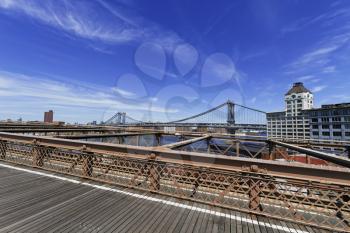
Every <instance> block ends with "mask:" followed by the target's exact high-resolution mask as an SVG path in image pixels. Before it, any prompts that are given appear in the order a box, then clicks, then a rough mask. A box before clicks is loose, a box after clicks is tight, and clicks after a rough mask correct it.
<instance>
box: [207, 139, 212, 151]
mask: <svg viewBox="0 0 350 233" xmlns="http://www.w3.org/2000/svg"><path fill="white" fill-rule="evenodd" d="M210 141H211V138H208V139H207V153H208V154H210V151H211V148H210Z"/></svg>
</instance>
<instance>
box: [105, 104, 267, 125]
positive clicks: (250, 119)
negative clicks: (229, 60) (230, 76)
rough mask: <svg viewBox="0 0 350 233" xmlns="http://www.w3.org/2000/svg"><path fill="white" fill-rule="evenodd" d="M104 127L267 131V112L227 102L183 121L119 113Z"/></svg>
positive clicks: (106, 122)
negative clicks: (147, 119)
mask: <svg viewBox="0 0 350 233" xmlns="http://www.w3.org/2000/svg"><path fill="white" fill-rule="evenodd" d="M104 125H114V126H123V125H124V126H150V127H151V126H164V127H167V126H188V127H198V126H204V127H212V128H231V129H252V130H265V129H266V112H264V111H261V110H257V109H254V108H250V107H247V106H243V105H240V104H237V103H234V102H232V101H230V100H229V101H227V102H225V103H223V104H220V105H218V106H216V107H213V108H211V109H209V110H207V111H204V112H201V113H198V114H196V115H192V116H189V117H186V118H183V119H178V120H173V121H168V122H162V121H141V120H138V119H135V118H133V117H131V116H128V115H127V114H126V113H124V112H118V113H116V114H115V115H113V116H112V117H111V118H110V119H108V120H107V121H105V122H104Z"/></svg>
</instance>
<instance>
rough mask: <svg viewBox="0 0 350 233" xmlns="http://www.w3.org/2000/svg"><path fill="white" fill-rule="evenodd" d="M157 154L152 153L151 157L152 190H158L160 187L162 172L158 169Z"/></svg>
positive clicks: (150, 184)
mask: <svg viewBox="0 0 350 233" xmlns="http://www.w3.org/2000/svg"><path fill="white" fill-rule="evenodd" d="M155 159H156V155H155V154H154V153H152V154H151V155H150V157H149V162H150V163H149V175H148V179H149V187H148V188H149V190H150V191H151V192H158V191H159V189H160V174H159V169H158V165H159V164H158V163H157V162H156V161H155Z"/></svg>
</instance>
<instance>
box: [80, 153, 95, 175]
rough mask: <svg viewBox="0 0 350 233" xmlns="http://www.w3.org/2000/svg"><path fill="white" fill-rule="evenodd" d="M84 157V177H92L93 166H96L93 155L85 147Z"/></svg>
mask: <svg viewBox="0 0 350 233" xmlns="http://www.w3.org/2000/svg"><path fill="white" fill-rule="evenodd" d="M82 156H83V165H82V170H83V171H82V173H83V176H88V177H90V176H92V172H93V165H94V160H93V154H92V153H89V152H88V151H87V148H86V146H83V149H82Z"/></svg>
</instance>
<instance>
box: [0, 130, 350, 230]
mask: <svg viewBox="0 0 350 233" xmlns="http://www.w3.org/2000/svg"><path fill="white" fill-rule="evenodd" d="M80 129H86V130H89V129H93V131H91V132H92V133H93V134H87V133H89V132H85V131H82V132H85V133H84V134H80V135H78V134H76V133H77V132H78V131H72V130H80ZM2 130H6V131H7V132H0V174H3V175H2V176H1V177H2V178H1V179H0V185H2V187H4V189H3V190H2V192H3V197H4V199H2V203H3V204H2V207H3V208H2V209H1V210H0V214H2V215H0V219H2V220H3V221H0V229H1V230H3V231H18V232H20V231H23V232H28V231H30V230H31V229H32V230H33V232H34V231H35V232H40V231H42V232H45V231H48V230H52V231H55V230H58V229H61V227H63V228H62V229H65V230H66V231H68V232H69V231H70V230H71V229H73V228H76V229H79V230H80V231H82V232H83V231H89V230H91V231H93V229H95V231H99V229H100V230H101V231H106V232H109V231H112V230H118V231H119V230H120V231H123V230H124V231H131V230H132V231H133V230H135V232H147V231H148V232H157V231H158V232H163V230H165V229H166V230H168V232H179V231H183V232H193V231H194V230H193V229H197V230H198V231H197V230H195V231H197V232H206V231H207V232H211V231H217V232H247V231H249V232H250V230H249V229H251V230H252V231H254V232H302V233H304V232H319V231H323V230H328V231H333V232H334V231H338V232H344V231H345V232H350V223H349V219H350V192H349V190H350V160H349V158H348V157H347V155H348V154H346V153H348V151H346V148H347V147H346V145H343V144H339V145H336V144H334V145H332V146H335V147H336V146H338V149H342V150H343V149H344V152H345V154H343V155H337V156H336V155H334V154H331V153H328V152H325V151H319V150H316V149H314V148H310V144H307V143H305V145H304V144H301V143H300V142H299V143H300V144H298V143H296V144H293V143H292V142H281V141H269V140H266V139H264V138H259V137H239V136H237V135H229V134H208V133H206V134H201V133H191V132H187V133H185V132H183V133H182V134H179V133H178V132H177V133H164V132H163V133H161V132H156V131H150V130H144V131H137V130H130V131H128V130H126V128H124V127H100V130H101V132H99V133H97V131H95V130H97V128H94V127H82V126H81V127H78V128H76V129H72V128H67V129H66V130H68V131H67V132H65V131H64V130H65V129H64V127H59V128H56V129H55V128H52V127H50V128H45V127H40V128H38V129H34V128H30V129H23V128H18V127H14V128H13V129H12V130H14V132H9V131H10V130H11V129H10V128H9V127H8V126H7V127H5V128H4V129H1V126H0V131H2ZM20 130H22V131H23V130H26V131H25V133H23V132H22V133H21V131H20ZM29 130H32V131H33V132H36V135H34V134H31V135H28V134H29V133H30V132H29ZM43 130H44V131H45V132H43ZM50 130H51V131H52V130H53V131H55V130H60V131H59V132H60V133H63V134H62V135H60V136H57V135H55V134H52V135H51V134H50ZM38 132H40V136H39V135H38V134H39V133H38ZM111 132H112V134H113V135H114V136H113V137H116V138H119V139H118V140H120V141H119V144H115V143H113V144H112V143H106V142H96V141H84V140H86V139H89V138H94V137H97V136H102V135H104V134H106V135H108V136H111ZM44 133H46V136H44V135H45V134H44ZM66 133H68V134H66ZM72 133H73V134H72ZM78 133H79V132H78ZM98 134H99V135H98ZM141 135H143V136H144V137H154V139H155V142H156V144H153V143H152V144H151V145H149V146H145V145H143V146H141V145H140V144H139V143H137V144H134V145H126V144H125V142H126V141H125V140H126V139H127V138H133V139H137V138H138V137H140V136H141ZM167 135H171V136H172V137H178V138H179V139H181V140H179V141H177V142H172V143H169V142H167V141H166V140H162V138H163V139H164V138H166V137H167ZM58 137H59V138H58ZM62 137H63V138H62ZM157 138H158V139H157ZM219 139H220V140H223V141H222V142H225V143H226V142H227V143H226V144H221V143H219V142H218V141H217V140H219ZM138 140H141V138H138ZM253 142H254V143H256V144H259V145H261V147H259V149H258V151H255V152H253V151H252V150H251V149H249V144H250V143H253ZM201 143H204V144H206V145H207V148H206V150H205V151H200V150H196V148H197V146H198V145H199V144H201ZM208 145H209V146H208ZM318 146H321V144H318ZM232 149H234V151H235V152H236V154H235V155H232V154H230V153H229V151H231V150H232ZM295 154H304V155H306V156H307V157H308V159H307V161H313V160H318V161H323V162H322V165H317V164H313V163H312V162H311V163H308V164H303V163H300V162H296V160H293V156H294V155H295ZM23 172H25V173H30V174H34V175H35V176H33V177H31V176H28V175H24V174H23ZM5 174H9V175H5ZM37 175H39V176H37ZM26 177H27V178H26ZM28 177H29V178H28ZM42 177H46V178H42ZM52 178H53V179H55V180H57V181H58V183H57V182H56V181H52ZM41 181H42V182H41ZM66 181H68V182H70V183H72V184H73V185H72V186H70V185H68V186H67V185H66V184H63V183H62V182H66ZM12 184H13V185H12ZM38 184H40V185H39V186H38ZM73 186H74V187H73ZM79 190H80V191H79ZM129 197H130V198H129ZM21 200H22V201H21ZM93 200H100V201H93ZM103 200H106V201H105V202H104V201H103ZM181 200H182V201H181ZM51 204H53V206H51ZM116 209H118V211H116ZM91 213H100V214H98V215H96V214H91ZM161 213H164V214H161ZM9 214H10V215H9ZM1 216H3V217H1ZM6 216H9V217H6ZM102 216H107V217H106V218H103V217H102ZM61 218H62V220H60V219H61ZM50 219H51V220H50ZM169 224H170V226H169ZM78 226H80V227H81V228H77V227H78ZM166 227H169V228H166ZM320 229H323V230H320ZM143 230H144V231H143Z"/></svg>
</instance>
